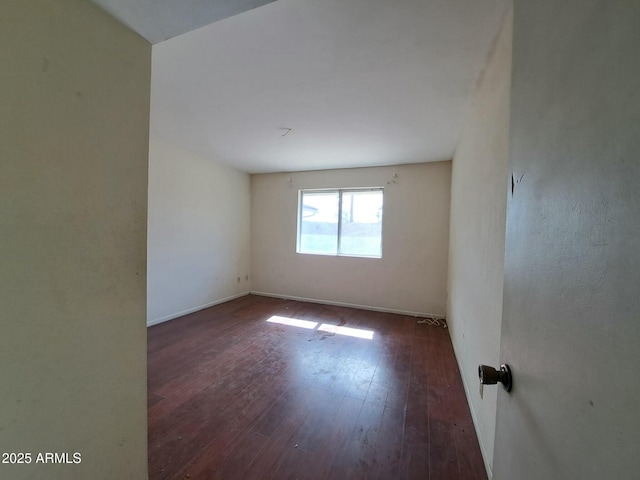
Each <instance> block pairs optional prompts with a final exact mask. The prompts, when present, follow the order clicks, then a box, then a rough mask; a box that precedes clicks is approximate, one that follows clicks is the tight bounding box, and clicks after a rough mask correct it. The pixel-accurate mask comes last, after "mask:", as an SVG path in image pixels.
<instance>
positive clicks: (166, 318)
mask: <svg viewBox="0 0 640 480" xmlns="http://www.w3.org/2000/svg"><path fill="white" fill-rule="evenodd" d="M249 293H251V292H242V293H238V294H237V295H231V296H230V297H227V298H222V299H220V300H215V301H213V302H210V303H206V304H204V305H200V306H198V307H193V308H188V309H187V310H183V311H181V312H177V313H172V314H171V315H166V316H164V317H160V318H156V319H154V320H147V327H152V326H154V325H157V324H159V323H163V322H168V321H169V320H173V319H175V318H179V317H182V316H184V315H189V314H190V313H194V312H199V311H200V310H204V309H205V308H209V307H213V306H214V305H218V304H220V303H224V302H228V301H229V300H235V299H236V298H240V297H244V296H245V295H249Z"/></svg>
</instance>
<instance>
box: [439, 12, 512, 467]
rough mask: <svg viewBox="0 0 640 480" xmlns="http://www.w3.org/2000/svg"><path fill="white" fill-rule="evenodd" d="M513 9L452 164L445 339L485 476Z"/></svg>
mask: <svg viewBox="0 0 640 480" xmlns="http://www.w3.org/2000/svg"><path fill="white" fill-rule="evenodd" d="M512 23H513V19H512V15H511V14H510V15H509V16H508V18H507V19H506V22H505V25H504V27H503V30H502V33H501V34H500V37H499V39H498V42H497V43H496V47H495V51H494V52H493V55H492V57H491V60H490V61H489V64H488V66H487V68H486V70H485V72H484V74H483V78H482V81H481V83H480V85H479V87H478V91H477V92H476V96H475V100H474V104H473V108H472V111H471V114H470V116H469V118H468V119H467V122H466V124H465V128H464V131H463V134H462V137H461V139H460V143H459V144H458V148H457V149H456V153H455V156H454V159H453V168H452V180H451V182H452V185H451V230H450V243H449V279H448V281H449V298H448V304H447V318H448V324H449V333H450V335H451V341H452V342H453V346H454V349H455V352H456V357H457V359H458V364H459V365H460V372H461V374H462V379H463V381H464V384H465V389H466V392H467V398H468V400H469V406H470V408H471V411H472V414H473V418H474V422H475V425H476V431H477V433H478V440H479V442H480V446H481V449H482V454H483V457H484V459H485V464H486V466H487V470H488V471H489V474H491V464H492V462H493V445H494V437H495V420H496V402H497V389H496V388H486V389H485V391H484V395H483V397H484V398H483V399H480V394H479V391H478V364H480V363H484V364H488V365H492V366H497V365H499V357H500V326H501V324H502V289H503V273H504V235H505V216H506V202H507V184H508V180H507V178H508V173H507V159H508V153H509V152H508V140H509V138H508V135H509V95H510V80H511V38H512Z"/></svg>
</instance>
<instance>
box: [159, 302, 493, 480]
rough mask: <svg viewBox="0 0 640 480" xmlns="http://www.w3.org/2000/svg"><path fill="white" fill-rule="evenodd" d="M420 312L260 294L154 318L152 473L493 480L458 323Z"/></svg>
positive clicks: (207, 476)
mask: <svg viewBox="0 0 640 480" xmlns="http://www.w3.org/2000/svg"><path fill="white" fill-rule="evenodd" d="M272 316H280V317H284V318H291V319H298V320H304V321H307V322H311V323H316V325H315V326H314V328H313V329H309V328H303V327H302V326H291V325H284V324H281V323H273V322H268V321H267V319H269V318H271V317H272ZM416 320H417V319H416V318H414V317H410V316H402V315H394V314H389V313H380V312H370V311H364V310H356V309H350V308H342V307H335V306H326V305H317V304H311V303H303V302H295V301H287V300H280V299H274V298H268V297H260V296H254V295H248V296H245V297H242V298H239V299H236V300H233V301H230V302H227V303H224V304H221V305H217V306H215V307H212V308H209V309H206V310H203V311H200V312H197V313H194V314H191V315H187V316H185V317H183V318H180V319H176V320H173V321H170V322H166V323H163V324H160V325H157V326H154V327H151V328H149V331H148V386H149V390H148V391H149V478H150V479H152V480H153V479H184V478H193V479H261V480H262V479H270V478H272V479H278V480H280V479H313V480H321V479H331V480H335V479H394V480H395V479H443V480H456V479H459V480H475V479H478V480H479V479H486V478H487V477H486V473H485V470H484V465H483V462H482V457H481V455H480V450H479V447H478V441H477V438H476V435H475V431H474V428H473V424H472V421H471V416H470V413H469V408H468V405H467V403H466V399H465V396H464V390H463V387H462V382H461V380H460V375H459V372H458V370H457V364H456V361H455V358H454V355H453V349H452V346H451V342H450V340H449V335H448V332H447V330H446V329H444V328H442V327H435V326H428V325H421V324H417V323H416ZM326 325H329V326H330V327H328V328H329V329H331V328H332V326H338V327H342V328H343V329H345V328H346V329H353V330H343V331H341V332H335V331H324V330H322V329H323V328H327V327H326ZM305 326H307V327H308V326H311V324H306V325H305ZM364 332H373V338H372V339H368V338H359V337H354V336H350V335H344V334H343V333H352V334H353V333H355V334H363V333H364Z"/></svg>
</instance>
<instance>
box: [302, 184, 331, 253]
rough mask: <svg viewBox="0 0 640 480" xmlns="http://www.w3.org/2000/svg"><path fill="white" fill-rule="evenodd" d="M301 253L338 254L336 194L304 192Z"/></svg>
mask: <svg viewBox="0 0 640 480" xmlns="http://www.w3.org/2000/svg"><path fill="white" fill-rule="evenodd" d="M301 202H302V203H301V205H300V245H299V247H300V250H299V251H300V252H303V253H324V254H329V255H336V254H337V253H338V202H339V195H338V192H337V191H334V192H302V198H301Z"/></svg>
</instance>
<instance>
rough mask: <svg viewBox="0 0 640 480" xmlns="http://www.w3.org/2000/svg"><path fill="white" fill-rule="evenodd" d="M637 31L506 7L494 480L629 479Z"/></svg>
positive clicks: (585, 0) (587, 3) (635, 19)
mask: <svg viewBox="0 0 640 480" xmlns="http://www.w3.org/2000/svg"><path fill="white" fill-rule="evenodd" d="M639 26H640V2H638V1H634V0H579V1H578V0H568V1H562V2H558V1H555V0H539V1H536V2H531V1H524V0H522V1H520V0H517V1H516V2H515V7H514V30H513V31H514V42H513V87H512V99H511V125H510V130H511V136H510V142H509V143H510V151H511V154H510V158H509V167H510V169H512V171H513V175H514V177H515V179H516V183H515V188H514V192H513V194H511V193H510V194H509V196H508V202H507V230H506V250H505V252H506V255H505V284H504V308H503V320H502V338H501V355H502V358H503V360H504V361H507V362H509V363H510V364H511V365H512V367H513V372H514V390H513V391H512V392H511V394H510V395H507V394H505V392H501V394H500V395H499V397H498V416H497V428H496V444H495V457H494V472H495V478H496V479H500V480H512V479H519V480H539V479H554V480H555V479H562V480H574V479H575V480H599V479H603V478H610V479H632V478H638V477H639V475H640V473H639V472H640V455H639V446H640V408H639V407H638V405H639V402H638V399H639V398H640V382H638V378H639V377H640V374H639V372H640V348H639V346H640V295H639V287H640V56H639V52H640V28H639ZM518 180H519V181H518Z"/></svg>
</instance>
